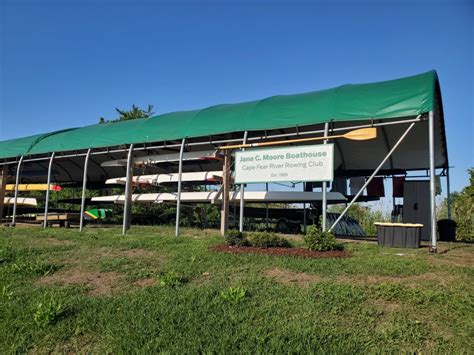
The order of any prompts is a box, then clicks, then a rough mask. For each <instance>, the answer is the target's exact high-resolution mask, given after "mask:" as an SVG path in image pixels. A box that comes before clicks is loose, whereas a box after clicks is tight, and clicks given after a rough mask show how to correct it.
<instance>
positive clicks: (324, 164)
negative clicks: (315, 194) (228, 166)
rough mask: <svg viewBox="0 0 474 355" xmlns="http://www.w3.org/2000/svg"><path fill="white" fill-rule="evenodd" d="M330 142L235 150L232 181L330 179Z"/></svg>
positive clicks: (331, 174) (332, 169)
mask: <svg viewBox="0 0 474 355" xmlns="http://www.w3.org/2000/svg"><path fill="white" fill-rule="evenodd" d="M333 177H334V145H333V144H324V145H323V144H319V145H307V146H299V147H287V148H271V149H250V150H247V151H238V152H236V153H235V183H236V184H245V183H258V182H283V181H331V180H332V179H333Z"/></svg>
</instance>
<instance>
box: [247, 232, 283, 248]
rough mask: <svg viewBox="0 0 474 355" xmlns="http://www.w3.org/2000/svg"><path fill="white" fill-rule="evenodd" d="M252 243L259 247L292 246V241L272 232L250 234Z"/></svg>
mask: <svg viewBox="0 0 474 355" xmlns="http://www.w3.org/2000/svg"><path fill="white" fill-rule="evenodd" d="M249 241H250V244H251V245H252V246H254V247H258V248H277V247H280V248H290V247H291V244H290V242H289V241H288V240H287V239H285V238H283V237H280V236H279V235H277V234H275V233H271V232H254V233H252V234H251V235H250V236H249Z"/></svg>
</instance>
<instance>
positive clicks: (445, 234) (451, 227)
mask: <svg viewBox="0 0 474 355" xmlns="http://www.w3.org/2000/svg"><path fill="white" fill-rule="evenodd" d="M438 233H439V240H442V241H444V242H454V241H455V240H456V222H454V221H453V220H452V219H440V220H439V221H438Z"/></svg>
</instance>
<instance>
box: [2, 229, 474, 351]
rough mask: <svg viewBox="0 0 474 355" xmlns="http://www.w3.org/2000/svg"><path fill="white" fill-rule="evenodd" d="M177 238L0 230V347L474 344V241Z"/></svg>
mask: <svg viewBox="0 0 474 355" xmlns="http://www.w3.org/2000/svg"><path fill="white" fill-rule="evenodd" d="M172 235H173V229H172V228H168V227H133V228H132V230H131V231H130V233H129V235H128V236H126V237H122V236H121V235H120V229H119V228H108V229H97V228H89V229H86V230H85V232H84V233H82V234H80V233H79V232H78V231H77V230H74V229H70V230H66V229H59V228H50V229H48V230H46V231H43V230H41V229H39V228H32V227H31V228H28V227H17V228H0V353H10V352H25V351H30V352H41V353H43V352H94V353H99V352H100V353H102V352H113V353H123V352H127V353H128V352H155V351H166V352H173V353H178V352H179V353H183V352H186V353H189V352H192V353H196V352H219V353H223V352H247V353H255V352H264V351H267V352H272V353H275V352H276V353H283V352H285V353H287V352H318V353H349V352H351V353H352V352H356V351H358V352H371V353H375V352H377V353H380V352H399V351H410V352H413V351H421V352H443V353H453V352H455V353H459V352H467V353H472V352H474V302H473V297H472V296H473V294H474V292H473V291H474V272H473V271H474V262H473V260H474V258H473V257H474V245H469V244H461V243H452V244H449V243H441V247H440V253H438V254H436V255H430V254H428V251H427V248H422V249H420V250H411V249H403V250H402V249H388V248H380V247H378V246H377V245H376V244H374V243H350V242H347V243H345V246H346V249H347V250H349V251H350V252H351V257H349V258H337V259H336V258H334V259H304V258H295V257H279V256H265V255H250V254H227V253H217V252H212V251H209V250H208V248H209V246H212V245H216V244H219V243H222V242H223V240H222V238H220V237H219V236H218V233H217V231H213V230H212V231H211V230H205V231H199V230H192V229H183V236H182V237H180V238H178V239H176V238H174V237H173V236H172ZM292 243H293V244H301V240H300V238H296V237H294V238H293V239H292Z"/></svg>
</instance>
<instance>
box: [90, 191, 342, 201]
mask: <svg viewBox="0 0 474 355" xmlns="http://www.w3.org/2000/svg"><path fill="white" fill-rule="evenodd" d="M177 196H178V195H177V193H169V192H162V193H146V194H133V195H132V201H133V202H137V203H162V202H174V201H177ZM229 197H230V201H231V202H239V201H240V191H231V192H230V193H229ZM322 197H323V194H322V192H305V191H245V192H244V201H245V202H254V203H269V202H287V203H304V202H307V203H308V202H315V201H321V200H322ZM91 200H92V202H96V203H119V204H123V203H124V201H125V196H124V195H113V196H99V197H92V199H91ZM220 200H222V194H219V192H218V191H208V192H182V193H181V201H182V202H190V203H205V202H214V201H220ZM327 200H328V202H333V203H334V202H341V203H342V202H345V201H346V198H345V197H344V195H343V194H341V193H339V192H328V193H327Z"/></svg>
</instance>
